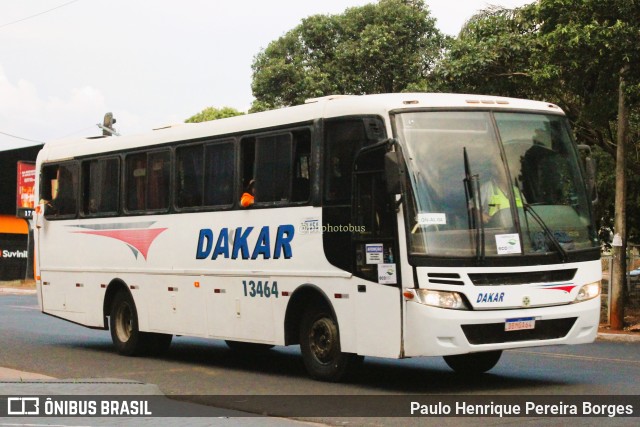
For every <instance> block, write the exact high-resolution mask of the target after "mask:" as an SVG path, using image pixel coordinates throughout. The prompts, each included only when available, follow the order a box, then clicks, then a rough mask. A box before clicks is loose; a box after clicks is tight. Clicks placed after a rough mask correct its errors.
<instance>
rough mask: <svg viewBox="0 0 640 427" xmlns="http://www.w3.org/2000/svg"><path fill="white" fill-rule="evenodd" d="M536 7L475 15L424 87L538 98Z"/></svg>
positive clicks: (498, 9) (495, 8)
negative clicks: (534, 74)
mask: <svg viewBox="0 0 640 427" xmlns="http://www.w3.org/2000/svg"><path fill="white" fill-rule="evenodd" d="M534 11H535V9H534V5H528V6H525V7H523V8H519V9H506V8H503V7H499V6H491V7H489V8H487V9H485V10H482V11H480V12H479V13H477V14H476V15H474V16H472V17H471V18H470V19H469V20H468V21H467V22H466V23H465V25H464V26H463V28H462V30H461V31H460V34H459V35H458V37H457V38H456V39H454V40H452V41H451V42H450V44H449V46H448V49H447V51H446V53H445V56H444V58H443V59H442V61H440V62H439V63H438V65H437V66H436V67H435V70H434V73H433V74H431V75H430V76H429V78H428V80H429V81H428V82H427V83H426V85H425V87H430V88H432V89H433V88H435V89H437V90H440V91H447V92H462V93H486V94H492V95H502V96H512V97H521V98H536V97H537V96H538V89H537V88H536V87H535V85H534V82H533V79H532V77H531V75H530V58H531V52H532V51H533V50H534V49H535V45H536V43H537V32H536V30H537V28H536V22H535V19H534Z"/></svg>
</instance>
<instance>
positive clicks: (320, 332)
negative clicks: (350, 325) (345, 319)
mask: <svg viewBox="0 0 640 427" xmlns="http://www.w3.org/2000/svg"><path fill="white" fill-rule="evenodd" d="M285 328H286V330H285V339H286V340H287V343H288V344H294V343H299V344H300V351H301V353H302V360H303V361H304V366H305V368H306V370H307V372H308V373H309V375H310V376H311V377H312V378H314V379H317V380H322V381H334V382H337V381H341V380H342V379H343V378H344V377H345V376H347V375H348V374H350V373H351V371H353V370H354V369H356V368H357V367H358V365H360V364H361V362H362V360H363V357H362V356H359V355H357V354H352V353H344V352H342V349H341V345H340V327H339V324H338V317H337V316H336V313H335V311H334V309H333V307H332V305H331V303H330V301H329V299H328V298H327V296H326V295H325V294H324V293H323V292H322V291H321V290H320V289H318V288H317V287H315V286H314V285H304V286H302V287H301V288H299V289H297V290H296V292H294V295H293V296H292V299H291V301H290V303H289V306H288V307H287V313H286V315H285ZM293 340H296V341H295V342H293Z"/></svg>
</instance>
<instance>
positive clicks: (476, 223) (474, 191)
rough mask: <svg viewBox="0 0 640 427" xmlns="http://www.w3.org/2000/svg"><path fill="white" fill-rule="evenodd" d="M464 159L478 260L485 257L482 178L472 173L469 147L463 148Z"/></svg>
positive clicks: (465, 189)
mask: <svg viewBox="0 0 640 427" xmlns="http://www.w3.org/2000/svg"><path fill="white" fill-rule="evenodd" d="M462 155H463V161H464V193H465V197H466V198H467V209H468V210H469V229H472V228H474V229H475V230H476V260H477V261H478V262H481V261H482V260H483V259H484V223H483V222H482V209H481V206H480V179H479V177H478V175H473V174H472V173H471V166H470V165H469V156H468V155H467V147H463V148H462Z"/></svg>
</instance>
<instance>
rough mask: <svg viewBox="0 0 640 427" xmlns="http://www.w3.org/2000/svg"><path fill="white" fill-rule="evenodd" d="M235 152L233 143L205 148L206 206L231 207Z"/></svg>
mask: <svg viewBox="0 0 640 427" xmlns="http://www.w3.org/2000/svg"><path fill="white" fill-rule="evenodd" d="M234 154H235V151H234V145H233V142H232V141H227V142H221V143H217V144H210V145H206V146H205V171H204V204H205V206H219V205H230V204H232V203H233V198H234V197H233V195H234V188H233V183H234V179H233V177H234V172H235V166H236V165H235V155H234Z"/></svg>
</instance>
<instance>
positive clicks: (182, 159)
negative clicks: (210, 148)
mask: <svg viewBox="0 0 640 427" xmlns="http://www.w3.org/2000/svg"><path fill="white" fill-rule="evenodd" d="M203 158H204V146H203V145H195V146H194V145H192V146H187V147H178V148H177V149H176V196H175V197H176V206H177V207H178V208H190V207H196V206H202V192H203V189H202V185H203V181H202V175H203Z"/></svg>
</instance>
